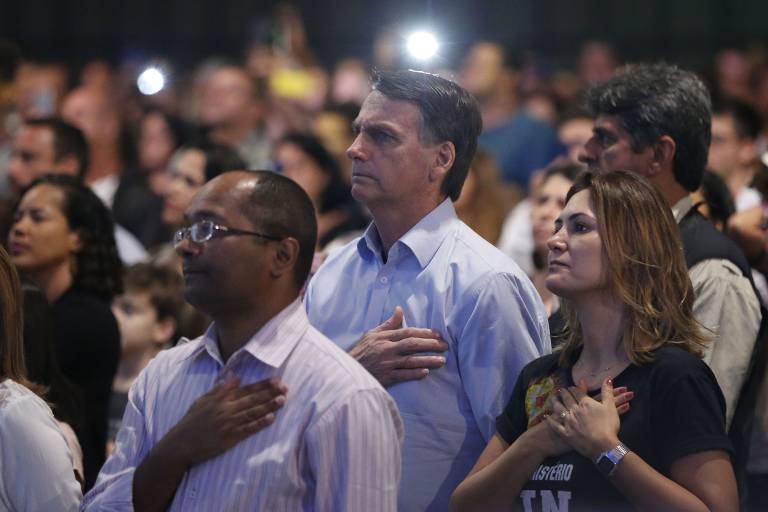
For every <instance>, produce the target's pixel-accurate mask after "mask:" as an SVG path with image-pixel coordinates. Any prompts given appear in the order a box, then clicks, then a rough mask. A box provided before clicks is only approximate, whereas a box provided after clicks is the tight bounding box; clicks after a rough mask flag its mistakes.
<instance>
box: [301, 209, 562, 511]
mask: <svg viewBox="0 0 768 512" xmlns="http://www.w3.org/2000/svg"><path fill="white" fill-rule="evenodd" d="M381 254H382V248H381V242H380V240H379V235H378V232H377V230H376V227H375V224H372V225H371V226H369V228H368V229H367V230H366V232H365V234H364V235H363V236H362V237H361V238H359V239H357V240H355V241H353V242H351V243H350V244H348V245H347V246H345V247H344V248H342V249H340V250H339V251H338V252H337V253H335V254H333V255H331V256H330V257H329V258H328V260H327V261H326V262H325V263H324V264H323V265H322V266H321V267H320V269H319V270H318V272H317V274H316V275H315V276H314V277H313V278H312V280H311V281H310V283H309V287H308V288H307V293H306V296H305V299H304V302H305V306H306V308H307V312H308V315H309V320H310V323H311V324H312V325H314V326H315V327H316V328H317V329H318V330H320V331H321V332H322V333H323V334H325V335H326V336H328V337H329V338H330V339H331V340H333V341H334V342H336V343H337V344H338V345H339V346H340V347H341V348H343V349H344V350H347V351H349V350H350V349H351V348H352V347H353V346H354V345H355V344H356V343H357V342H358V341H359V340H360V338H361V337H362V336H363V334H365V332H367V331H368V330H370V329H372V328H374V327H376V326H377V325H379V324H381V323H382V322H383V321H384V320H386V319H387V318H389V317H390V316H391V315H392V313H393V311H394V309H395V307H396V306H402V308H403V311H404V313H405V320H404V324H405V325H406V326H409V327H425V328H431V329H433V330H436V331H438V332H440V333H441V335H442V337H443V339H444V340H445V341H446V342H447V343H448V345H449V347H450V348H449V350H448V352H446V353H445V356H446V359H447V362H446V365H445V366H444V367H443V368H440V369H438V370H432V371H431V372H430V374H429V375H428V376H427V377H426V378H424V379H422V380H418V381H409V382H402V383H398V384H395V385H392V386H390V387H389V388H388V391H389V392H390V393H391V395H392V397H393V398H394V399H395V402H396V403H397V405H398V407H399V409H400V414H401V416H402V419H403V423H404V426H405V444H404V446H403V450H402V461H403V467H402V478H401V484H400V496H399V499H398V509H399V510H400V511H414V512H415V511H418V512H422V511H425V510H435V511H444V510H447V509H448V502H449V500H450V496H451V493H452V492H453V490H454V489H455V488H456V486H457V485H458V484H459V483H460V482H461V481H462V480H463V479H464V477H466V475H467V474H468V473H469V471H470V469H472V466H474V464H475V462H476V461H477V459H478V457H479V456H480V453H481V452H482V450H483V448H485V445H486V444H487V442H488V441H489V440H490V439H491V437H492V436H493V434H494V433H495V431H496V426H495V419H496V416H498V415H499V414H500V413H501V411H502V409H503V407H504V405H505V404H506V402H507V400H508V399H509V397H510V395H511V394H512V388H513V387H514V384H515V380H516V379H517V375H518V373H520V370H521V369H522V368H523V366H525V364H526V363H528V362H530V361H531V360H533V359H535V358H537V357H539V356H541V355H544V354H547V353H549V352H550V351H551V347H550V339H549V328H548V324H547V315H546V312H545V310H544V306H543V304H542V302H541V299H540V297H539V295H538V293H537V292H536V289H535V288H534V287H533V284H531V282H530V280H529V279H528V277H526V276H525V274H524V273H523V272H522V271H521V270H520V268H519V267H518V266H517V265H516V264H515V263H514V262H512V260H510V259H509V258H508V257H507V256H505V255H504V254H502V253H501V252H500V251H499V250H498V249H496V248H495V247H494V246H492V245H491V244H489V243H488V242H486V241H485V240H484V239H482V238H481V237H480V236H479V235H478V234H477V233H475V232H474V231H472V230H471V229H470V228H469V227H468V226H467V225H466V224H464V223H463V222H461V221H460V220H459V219H458V218H457V217H456V212H455V210H454V208H453V203H452V202H451V201H450V200H448V199H446V200H445V201H444V202H443V203H442V204H440V205H439V206H438V207H437V208H435V209H434V210H433V211H432V212H430V213H429V214H428V215H427V216H425V217H424V218H423V219H421V221H419V223H418V224H416V225H415V226H414V227H413V228H412V229H411V230H410V231H408V232H407V233H406V234H405V235H403V237H402V238H400V240H398V241H397V242H395V244H394V245H393V246H392V247H391V249H390V250H389V253H388V256H387V261H386V263H384V261H383V259H382V256H381ZM372 463H374V464H375V461H372Z"/></svg>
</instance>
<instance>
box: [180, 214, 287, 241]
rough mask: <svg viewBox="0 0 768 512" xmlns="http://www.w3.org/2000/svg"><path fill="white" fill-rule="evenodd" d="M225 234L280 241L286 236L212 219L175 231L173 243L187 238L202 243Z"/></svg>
mask: <svg viewBox="0 0 768 512" xmlns="http://www.w3.org/2000/svg"><path fill="white" fill-rule="evenodd" d="M203 226H210V228H204V227H203ZM200 231H203V232H205V233H207V234H206V235H203V236H199V235H195V234H194V233H198V232H200ZM225 236H255V237H259V238H263V239H264V240H271V241H273V242H279V241H281V240H283V238H284V237H280V236H274V235H265V234H264V233H257V232H256V231H246V230H244V229H237V228H230V227H227V226H221V225H219V224H216V223H215V222H213V221H212V220H200V221H197V222H195V223H194V224H192V225H191V226H186V227H183V228H179V229H177V230H176V231H175V232H174V233H173V245H174V247H175V246H177V245H179V244H180V243H181V242H183V241H184V240H187V239H188V240H190V241H192V242H194V243H196V244H202V243H205V242H207V241H209V240H211V239H212V238H221V237H225Z"/></svg>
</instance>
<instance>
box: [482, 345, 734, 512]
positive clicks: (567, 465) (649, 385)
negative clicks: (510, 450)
mask: <svg viewBox="0 0 768 512" xmlns="http://www.w3.org/2000/svg"><path fill="white" fill-rule="evenodd" d="M653 355H654V359H653V361H652V362H650V363H646V364H643V365H640V366H635V365H630V366H629V367H627V368H626V369H625V370H624V371H623V372H621V373H620V374H619V375H617V376H616V377H614V379H613V385H614V386H615V387H621V386H626V387H627V388H629V390H630V391H633V392H634V394H635V395H634V398H632V401H631V402H630V409H629V411H627V412H626V413H625V414H623V415H622V416H621V426H620V428H619V439H620V440H621V442H623V443H624V444H625V445H627V447H629V449H630V450H632V451H633V452H635V453H636V454H637V455H639V456H640V457H641V458H642V459H643V460H644V461H645V462H646V463H648V464H649V465H650V466H652V467H653V468H654V469H656V470H657V471H659V472H660V473H661V474H663V475H665V476H669V469H670V466H671V465H672V463H673V462H674V461H675V460H677V459H679V458H680V457H683V456H685V455H691V454H694V453H698V452H702V451H707V450H725V451H728V452H730V449H731V448H730V443H729V441H728V437H727V436H726V433H725V399H724V398H723V394H722V392H721V391H720V388H719V387H718V385H717V381H716V380H715V376H714V375H713V374H712V371H711V370H710V369H709V367H707V365H706V364H704V362H703V361H701V360H700V359H698V358H697V357H696V356H694V355H692V354H690V353H688V352H685V351H684V350H682V349H680V348H676V347H671V346H670V347H663V348H660V349H657V350H656V351H655V352H654V354H653ZM558 357H559V354H551V355H548V356H544V357H541V358H539V359H536V360H535V361H533V362H531V363H530V364H528V365H527V366H526V367H525V368H524V369H523V371H522V372H521V374H520V377H519V378H518V380H517V384H516V385H515V389H514V391H513V392H512V397H511V398H510V400H509V403H508V404H507V406H506V408H505V409H504V411H503V412H502V414H501V415H500V416H499V417H498V418H497V419H496V429H497V430H498V432H499V435H500V436H501V437H502V438H503V439H504V440H505V441H506V442H507V443H510V444H511V443H512V442H514V441H515V439H517V438H518V437H519V436H520V435H521V434H522V433H523V432H525V430H527V428H528V426H529V425H531V426H532V425H534V424H536V423H538V422H539V421H542V420H543V418H542V416H541V414H542V413H543V412H544V405H545V403H546V400H547V398H548V396H549V395H550V393H553V392H554V390H555V389H557V388H563V387H568V386H573V385H574V383H573V378H572V376H571V371H570V368H568V369H562V368H559V367H558V365H557V359H558ZM599 392H600V390H599V389H598V390H594V391H591V392H590V395H592V396H595V395H597V394H599ZM517 505H518V507H519V508H520V509H521V510H524V511H526V512H532V511H542V510H558V511H559V512H574V511H581V510H585V511H587V510H588V511H594V510H610V511H612V512H613V511H618V510H633V507H632V505H631V504H630V503H629V501H627V499H626V498H624V496H623V495H622V494H621V493H620V492H619V491H618V490H617V489H616V488H615V487H613V485H612V484H611V483H610V482H609V481H608V480H606V478H605V477H603V476H602V475H601V474H600V473H599V472H598V470H597V468H596V467H595V465H594V463H593V462H592V461H591V460H589V459H587V458H586V457H583V456H581V455H579V454H578V453H577V452H575V451H570V452H567V453H565V454H563V455H561V456H559V457H550V458H547V459H545V460H544V462H543V463H542V465H541V466H539V468H538V469H537V470H536V471H535V472H534V473H533V475H532V476H531V478H530V479H529V480H528V482H527V483H526V484H525V485H524V486H523V488H522V490H521V492H520V499H519V500H518V502H517Z"/></svg>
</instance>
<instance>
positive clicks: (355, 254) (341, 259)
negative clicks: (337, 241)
mask: <svg viewBox="0 0 768 512" xmlns="http://www.w3.org/2000/svg"><path fill="white" fill-rule="evenodd" d="M360 240H361V237H360V236H356V237H355V238H353V239H352V240H350V241H349V242H347V243H345V244H343V245H341V246H339V247H335V248H333V249H332V250H330V251H328V252H327V256H326V257H325V259H324V260H323V263H322V264H321V265H320V267H319V268H318V269H317V272H316V273H315V275H318V274H320V273H327V272H332V271H333V270H338V269H340V268H344V267H345V266H346V265H347V264H348V263H349V262H350V261H354V260H356V259H358V258H360V251H359V250H358V244H359V243H360Z"/></svg>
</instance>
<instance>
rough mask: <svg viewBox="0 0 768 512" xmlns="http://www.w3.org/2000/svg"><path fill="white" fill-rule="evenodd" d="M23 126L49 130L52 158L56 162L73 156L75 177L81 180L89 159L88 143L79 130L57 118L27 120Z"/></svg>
mask: <svg viewBox="0 0 768 512" xmlns="http://www.w3.org/2000/svg"><path fill="white" fill-rule="evenodd" d="M24 125H25V126H30V127H43V128H48V129H49V130H51V133H53V158H54V159H55V160H56V161H57V162H58V161H59V160H61V159H62V158H64V157H66V156H69V155H73V156H74V157H75V158H76V159H77V162H78V166H77V177H78V178H79V179H83V177H84V176H85V171H87V170H88V165H89V164H90V161H89V160H90V157H89V154H88V141H87V140H86V139H85V135H83V132H82V131H81V130H80V129H79V128H77V127H76V126H73V125H71V124H69V123H68V122H66V121H64V120H63V119H61V118H58V117H43V118H37V119H28V120H26V121H24Z"/></svg>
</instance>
